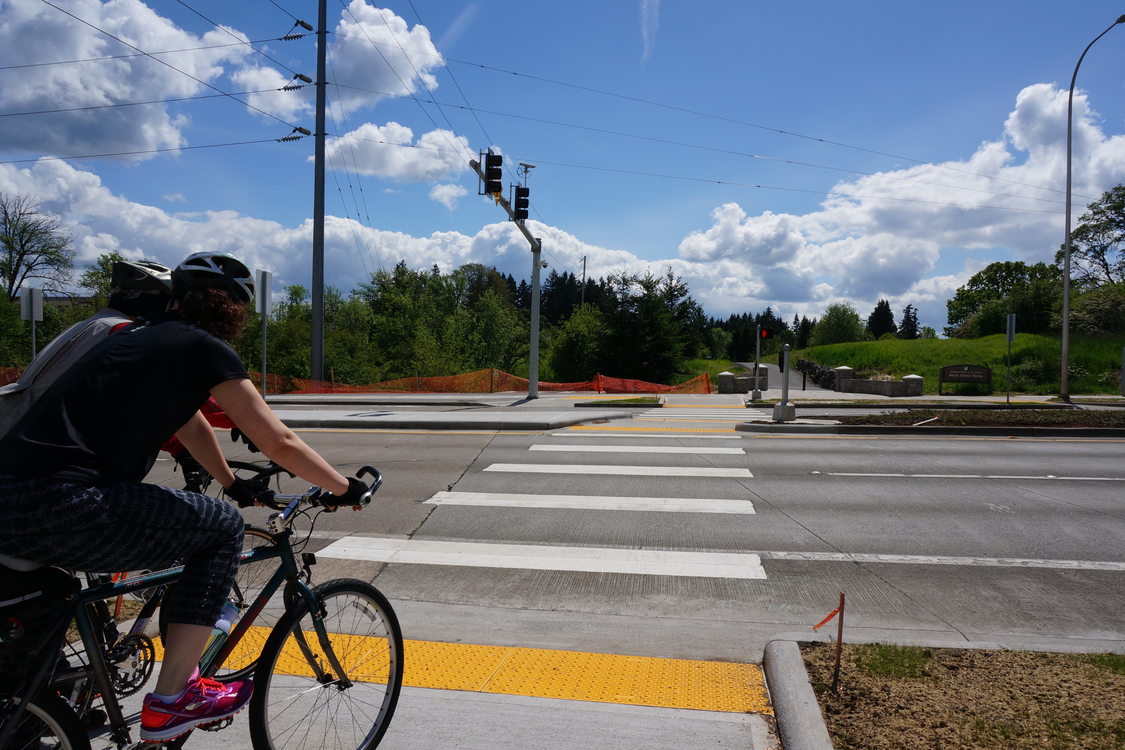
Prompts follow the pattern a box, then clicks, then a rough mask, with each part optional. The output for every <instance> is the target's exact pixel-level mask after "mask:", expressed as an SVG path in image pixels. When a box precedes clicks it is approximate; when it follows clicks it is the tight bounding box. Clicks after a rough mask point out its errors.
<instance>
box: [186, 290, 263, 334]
mask: <svg viewBox="0 0 1125 750" xmlns="http://www.w3.org/2000/svg"><path fill="white" fill-rule="evenodd" d="M179 309H180V319H181V320H185V321H187V322H189V323H194V324H196V325H197V326H199V327H200V328H202V329H203V330H205V331H207V332H208V333H211V334H213V335H215V336H218V337H219V338H221V339H227V340H231V339H234V338H235V337H236V336H238V334H240V333H242V329H243V328H245V327H246V313H247V305H245V304H242V303H240V302H235V301H234V300H233V299H232V298H231V296H230V294H228V293H227V292H226V291H224V290H222V289H197V290H195V291H191V292H187V293H186V294H185V295H184V296H183V298H182V299H181V300H180V308H179Z"/></svg>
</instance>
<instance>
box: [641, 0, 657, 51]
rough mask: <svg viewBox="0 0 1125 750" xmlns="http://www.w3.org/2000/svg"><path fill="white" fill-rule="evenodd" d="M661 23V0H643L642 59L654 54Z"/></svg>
mask: <svg viewBox="0 0 1125 750" xmlns="http://www.w3.org/2000/svg"><path fill="white" fill-rule="evenodd" d="M659 25H660V0H641V44H642V52H641V59H642V60H647V59H649V57H651V56H652V50H653V48H654V47H656V29H657V27H658V26H659Z"/></svg>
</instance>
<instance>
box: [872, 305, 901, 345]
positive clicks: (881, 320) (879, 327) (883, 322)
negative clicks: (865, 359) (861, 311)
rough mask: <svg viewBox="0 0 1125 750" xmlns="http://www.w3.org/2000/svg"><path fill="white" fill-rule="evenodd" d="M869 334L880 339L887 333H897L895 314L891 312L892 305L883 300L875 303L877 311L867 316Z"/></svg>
mask: <svg viewBox="0 0 1125 750" xmlns="http://www.w3.org/2000/svg"><path fill="white" fill-rule="evenodd" d="M867 332H868V333H870V334H871V338H873V339H878V338H881V337H882V336H883V334H885V333H897V332H898V327H897V326H896V325H895V314H894V313H893V312H891V303H890V302H888V301H887V300H885V299H881V300H879V301H878V302H876V303H875V309H874V310H872V311H871V314H870V315H868V316H867Z"/></svg>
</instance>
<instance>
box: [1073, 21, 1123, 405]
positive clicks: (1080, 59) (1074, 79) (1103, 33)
mask: <svg viewBox="0 0 1125 750" xmlns="http://www.w3.org/2000/svg"><path fill="white" fill-rule="evenodd" d="M1119 23H1125V16H1119V17H1118V18H1117V20H1116V21H1114V22H1113V23H1111V24H1110V25H1109V27H1108V28H1107V29H1106V30H1105V31H1103V32H1102V33H1100V34H1098V35H1097V36H1096V37H1094V41H1093V42H1090V43H1089V44H1087V45H1086V49H1084V50H1082V55H1081V56H1080V57H1079V58H1078V63H1077V64H1076V65H1075V66H1074V74H1073V75H1072V76H1071V77H1070V93H1069V94H1068V95H1067V99H1066V209H1065V210H1066V236H1065V238H1064V239H1063V302H1062V372H1061V373H1060V375H1059V398H1060V399H1062V400H1063V401H1070V372H1069V371H1070V173H1071V172H1070V153H1071V134H1072V131H1073V125H1072V121H1071V117H1072V112H1073V109H1074V82H1075V81H1076V80H1077V79H1078V68H1079V67H1080V66H1081V65H1082V60H1083V58H1085V57H1086V53H1087V52H1089V51H1090V48H1091V47H1093V46H1094V42H1096V41H1098V40H1099V39H1101V38H1102V37H1103V36H1105V35H1106V34H1108V33H1109V32H1110V29H1112V28H1113V27H1114V26H1116V25H1117V24H1119Z"/></svg>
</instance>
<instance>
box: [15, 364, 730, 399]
mask: <svg viewBox="0 0 1125 750" xmlns="http://www.w3.org/2000/svg"><path fill="white" fill-rule="evenodd" d="M21 372H23V369H22V368H19V367H0V385H7V384H8V383H14V382H16V380H18V379H19V376H20V373H21ZM250 377H251V378H253V380H254V383H255V385H257V386H258V387H259V388H260V387H261V383H262V376H261V374H260V373H257V372H251V373H250ZM527 384H528V381H527V378H521V377H517V376H515V375H510V374H508V373H506V372H504V371H503V370H497V369H489V370H477V371H476V372H467V373H465V374H463V375H444V376H438V377H431V378H399V379H397V380H386V381H384V382H382V383H369V384H367V385H346V384H344V383H329V382H319V383H318V382H316V381H313V380H307V379H305V378H291V377H286V376H281V375H267V376H266V386H267V388H268V391H269V393H502V392H504V391H517V392H518V391H527ZM539 390H541V391H595V392H597V393H711V392H712V391H711V376H710V375H708V374H707V373H703V374H702V375H700V376H698V377H695V378H692V379H691V380H688V381H686V382H683V383H680V384H679V385H661V384H660V383H646V382H645V381H643V380H633V379H629V378H611V377H609V376H607V375H602V374H600V373H599V374H597V375H594V378H593V379H592V380H586V381H583V382H580V383H545V382H543V381H539Z"/></svg>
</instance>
